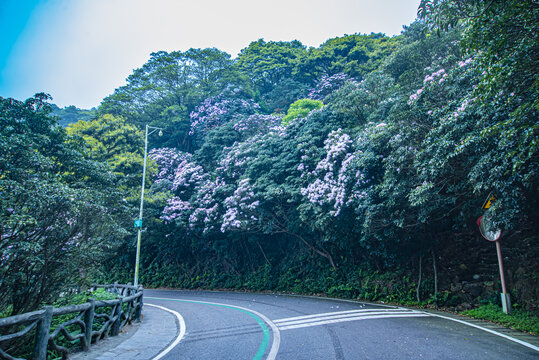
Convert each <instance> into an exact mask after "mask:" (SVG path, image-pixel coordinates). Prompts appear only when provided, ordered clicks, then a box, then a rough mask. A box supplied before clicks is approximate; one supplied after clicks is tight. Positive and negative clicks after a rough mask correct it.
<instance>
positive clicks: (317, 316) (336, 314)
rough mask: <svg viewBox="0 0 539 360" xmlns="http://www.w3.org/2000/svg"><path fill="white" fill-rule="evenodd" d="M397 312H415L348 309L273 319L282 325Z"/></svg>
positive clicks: (405, 310)
mask: <svg viewBox="0 0 539 360" xmlns="http://www.w3.org/2000/svg"><path fill="white" fill-rule="evenodd" d="M388 312H390V313H395V312H414V310H408V309H397V308H394V309H362V310H347V311H335V312H329V313H322V314H313V315H303V316H295V317H290V318H285V319H278V320H273V322H274V323H276V324H278V325H280V324H282V323H287V322H294V321H300V320H308V319H313V318H314V319H316V320H318V319H320V318H324V317H330V318H335V317H348V316H355V315H358V314H363V313H377V314H384V313H388Z"/></svg>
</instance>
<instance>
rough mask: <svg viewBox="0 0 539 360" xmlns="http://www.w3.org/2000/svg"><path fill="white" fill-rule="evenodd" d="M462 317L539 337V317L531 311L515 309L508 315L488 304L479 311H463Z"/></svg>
mask: <svg viewBox="0 0 539 360" xmlns="http://www.w3.org/2000/svg"><path fill="white" fill-rule="evenodd" d="M462 315H466V316H469V317H471V318H474V319H480V320H488V321H492V322H494V323H497V324H501V325H504V326H508V327H510V328H512V329H516V330H520V331H526V332H529V333H530V334H533V335H539V317H537V316H536V315H535V314H533V313H532V312H529V311H524V310H520V309H513V311H512V312H511V314H506V313H504V312H503V311H502V309H501V308H500V307H499V306H497V305H494V304H487V305H481V306H480V307H478V308H477V309H473V310H466V311H463V312H462Z"/></svg>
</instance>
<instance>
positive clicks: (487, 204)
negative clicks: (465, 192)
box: [483, 193, 498, 210]
mask: <svg viewBox="0 0 539 360" xmlns="http://www.w3.org/2000/svg"><path fill="white" fill-rule="evenodd" d="M496 200H498V199H497V198H496V196H494V195H492V193H490V194H489V195H488V197H487V200H486V201H485V203H484V204H483V209H485V210H486V209H488V208H489V207H491V206H492V204H494V203H495V202H496Z"/></svg>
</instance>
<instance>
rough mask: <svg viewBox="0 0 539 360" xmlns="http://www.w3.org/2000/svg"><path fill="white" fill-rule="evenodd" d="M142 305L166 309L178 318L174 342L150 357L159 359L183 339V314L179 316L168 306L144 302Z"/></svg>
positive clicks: (155, 359) (153, 359)
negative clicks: (178, 328) (177, 329)
mask: <svg viewBox="0 0 539 360" xmlns="http://www.w3.org/2000/svg"><path fill="white" fill-rule="evenodd" d="M144 306H153V307H155V308H158V309H161V310H164V311H168V312H169V313H171V314H173V315H174V316H176V318H177V319H178V321H179V323H180V333H179V334H178V336H177V337H176V340H174V342H173V343H172V344H170V345H169V346H168V347H167V348H166V349H165V350H163V351H161V352H160V353H159V354H157V355H156V356H155V357H154V358H152V360H159V359H161V358H162V357H163V356H165V355H166V354H168V353H169V352H170V351H171V350H172V349H174V347H176V345H178V344H179V343H180V341H181V340H182V339H183V337H184V336H185V321H184V320H183V316H181V315H180V314H179V313H178V312H176V311H174V310H171V309H168V308H166V307H164V306H159V305H154V304H144Z"/></svg>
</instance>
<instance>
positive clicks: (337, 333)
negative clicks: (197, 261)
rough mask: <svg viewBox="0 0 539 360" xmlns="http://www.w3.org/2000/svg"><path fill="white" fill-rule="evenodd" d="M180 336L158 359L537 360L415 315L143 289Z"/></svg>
mask: <svg viewBox="0 0 539 360" xmlns="http://www.w3.org/2000/svg"><path fill="white" fill-rule="evenodd" d="M144 298H145V304H155V305H159V306H162V307H165V308H167V309H170V310H173V311H176V312H177V313H179V314H180V315H181V317H182V320H183V321H184V326H185V328H184V329H183V330H184V331H185V334H184V335H183V337H182V338H181V341H179V343H177V345H176V346H174V347H173V348H172V349H171V350H170V351H169V352H168V353H166V354H165V355H164V356H162V357H161V358H162V359H165V360H172V359H230V360H233V359H249V360H251V359H253V360H258V359H268V360H273V359H283V360H287V359H290V360H301V359H305V360H315V359H324V360H328V359H338V360H342V359H463V360H472V359H478V360H484V359H488V360H491V359H492V360H495V359H500V360H502V359H503V360H510V359H519V360H521V359H539V352H538V351H537V350H534V349H532V348H529V347H526V346H523V345H521V344H518V343H515V342H513V341H510V340H507V339H505V338H503V337H500V336H496V335H494V334H491V333H488V332H486V331H483V330H481V329H477V328H474V327H470V326H467V325H465V324H461V323H458V322H454V321H450V320H447V319H443V318H439V317H436V316H433V315H431V314H427V313H423V312H421V311H415V310H409V309H404V308H395V307H385V306H381V305H380V306H379V305H372V304H362V303H357V302H343V301H338V300H329V299H318V298H306V297H296V296H286V295H273V294H249V293H229V292H206V291H176V290H144Z"/></svg>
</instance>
